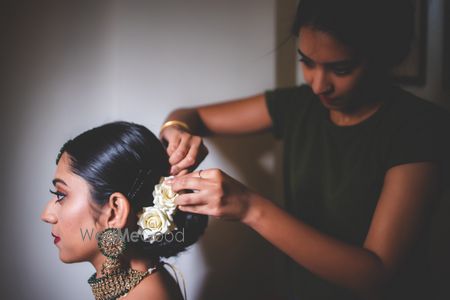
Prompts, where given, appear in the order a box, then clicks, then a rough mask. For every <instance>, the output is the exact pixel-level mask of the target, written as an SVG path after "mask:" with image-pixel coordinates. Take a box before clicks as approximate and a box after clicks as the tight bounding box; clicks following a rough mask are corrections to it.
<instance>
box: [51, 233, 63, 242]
mask: <svg viewBox="0 0 450 300" xmlns="http://www.w3.org/2000/svg"><path fill="white" fill-rule="evenodd" d="M52 236H53V237H54V238H55V240H54V241H53V242H54V243H55V244H56V243H58V242H59V241H60V240H61V238H60V237H59V236H57V235H55V234H53V232H52Z"/></svg>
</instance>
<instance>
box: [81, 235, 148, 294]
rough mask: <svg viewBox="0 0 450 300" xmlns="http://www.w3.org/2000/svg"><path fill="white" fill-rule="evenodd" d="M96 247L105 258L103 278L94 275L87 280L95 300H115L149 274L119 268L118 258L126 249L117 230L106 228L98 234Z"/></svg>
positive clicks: (102, 270)
mask: <svg viewBox="0 0 450 300" xmlns="http://www.w3.org/2000/svg"><path fill="white" fill-rule="evenodd" d="M98 247H99V249H100V251H101V253H102V254H103V255H104V256H106V260H105V262H104V263H103V264H102V269H101V273H102V275H103V277H100V278H96V277H97V273H94V274H93V275H92V276H91V277H90V278H89V279H88V283H89V285H90V286H91V288H92V292H93V294H94V296H95V299H96V300H115V299H117V298H119V297H122V296H125V295H127V294H128V292H129V291H130V290H131V289H132V288H133V287H135V286H136V285H138V284H139V282H141V281H142V280H143V279H144V278H145V277H146V276H147V275H149V274H150V272H149V271H148V270H147V271H144V272H142V271H137V270H133V269H131V268H123V267H122V266H121V264H120V259H119V258H120V255H122V254H123V252H124V251H125V249H126V243H125V241H124V240H123V239H122V236H121V233H120V230H119V229H118V228H107V229H105V230H104V231H102V232H100V233H99V235H98Z"/></svg>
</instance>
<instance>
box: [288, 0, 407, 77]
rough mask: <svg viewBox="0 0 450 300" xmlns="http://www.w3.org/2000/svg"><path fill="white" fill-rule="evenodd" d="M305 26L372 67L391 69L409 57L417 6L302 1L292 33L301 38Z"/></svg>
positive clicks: (388, 1) (372, 0) (371, 0)
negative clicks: (415, 7) (333, 38)
mask: <svg viewBox="0 0 450 300" xmlns="http://www.w3.org/2000/svg"><path fill="white" fill-rule="evenodd" d="M303 26H311V27H312V28H315V29H318V30H322V31H325V32H328V33H330V34H331V35H333V36H334V37H335V38H337V39H338V40H340V41H341V42H343V43H344V44H346V45H348V46H349V47H350V48H351V49H353V50H355V51H356V52H357V54H359V55H362V56H364V57H366V58H368V60H369V62H370V63H372V65H374V66H377V67H381V68H384V69H390V68H391V67H394V66H395V65H397V64H399V63H400V62H402V61H403V59H405V58H406V56H407V55H408V53H409V50H410V46H411V42H412V39H413V36H414V5H413V2H412V1H411V0H393V1H392V0H338V1H337V0H300V4H299V5H298V8H297V15H296V17H295V21H294V24H293V27H292V31H293V32H292V33H293V34H294V35H296V36H298V35H299V32H300V29H301V28H302V27H303ZM300 38H301V37H300Z"/></svg>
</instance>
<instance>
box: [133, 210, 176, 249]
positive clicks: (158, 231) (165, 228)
mask: <svg viewBox="0 0 450 300" xmlns="http://www.w3.org/2000/svg"><path fill="white" fill-rule="evenodd" d="M171 219H172V218H169V216H168V215H167V214H166V213H165V212H164V211H163V210H161V209H159V208H158V207H154V206H150V207H144V211H143V212H142V214H141V215H140V217H139V220H138V223H137V224H138V225H139V227H140V228H139V232H140V234H142V236H143V237H144V240H148V239H150V243H153V242H154V241H155V240H156V239H157V238H160V236H161V235H163V234H165V233H168V232H170V231H172V230H174V229H175V224H174V223H173V222H172V220H171Z"/></svg>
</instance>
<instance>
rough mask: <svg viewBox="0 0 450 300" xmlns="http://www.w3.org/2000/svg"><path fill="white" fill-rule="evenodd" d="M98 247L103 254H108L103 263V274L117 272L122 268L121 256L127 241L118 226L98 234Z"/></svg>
mask: <svg viewBox="0 0 450 300" xmlns="http://www.w3.org/2000/svg"><path fill="white" fill-rule="evenodd" d="M98 247H99V249H100V251H101V252H102V254H103V255H104V256H106V260H105V262H104V263H103V264H102V270H101V272H102V274H103V275H111V274H117V273H119V272H120V271H121V270H122V266H121V265H120V260H119V256H120V255H121V254H122V253H123V252H124V251H125V249H126V243H125V241H124V240H123V239H122V235H121V234H120V230H119V229H118V228H107V229H105V230H103V231H102V232H100V233H99V235H98Z"/></svg>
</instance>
